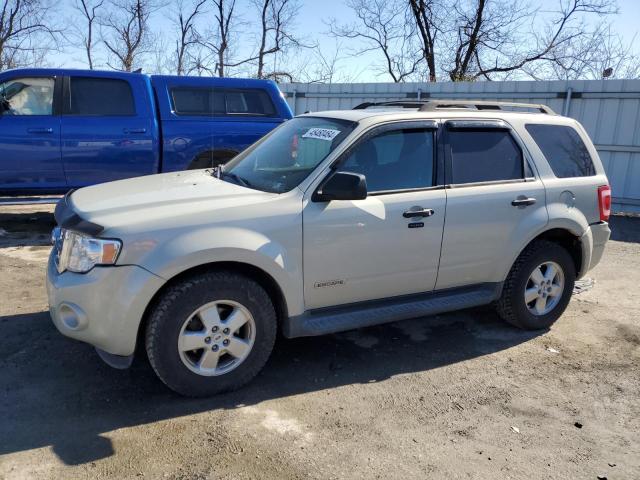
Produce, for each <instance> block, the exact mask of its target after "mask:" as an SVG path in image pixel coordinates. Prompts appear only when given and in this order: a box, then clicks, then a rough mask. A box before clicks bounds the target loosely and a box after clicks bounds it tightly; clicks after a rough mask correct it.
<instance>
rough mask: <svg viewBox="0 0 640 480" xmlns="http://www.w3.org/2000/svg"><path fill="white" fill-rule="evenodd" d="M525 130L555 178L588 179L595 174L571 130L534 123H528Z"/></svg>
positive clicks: (583, 147)
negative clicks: (540, 151)
mask: <svg viewBox="0 0 640 480" xmlns="http://www.w3.org/2000/svg"><path fill="white" fill-rule="evenodd" d="M525 128H526V129H527V132H529V135H531V137H532V138H533V140H534V141H535V142H536V144H537V145H538V147H540V150H542V154H543V155H544V156H545V158H546V159H547V162H549V165H550V166H551V170H553V174H554V175H555V176H556V177H558V178H567V177H590V176H592V175H595V174H596V169H595V167H594V166H593V161H592V160H591V155H589V151H588V150H587V147H586V146H585V144H584V142H583V141H582V139H581V138H580V135H578V132H576V131H575V130H574V129H573V128H571V127H569V126H566V125H545V124H536V123H529V124H527V125H525Z"/></svg>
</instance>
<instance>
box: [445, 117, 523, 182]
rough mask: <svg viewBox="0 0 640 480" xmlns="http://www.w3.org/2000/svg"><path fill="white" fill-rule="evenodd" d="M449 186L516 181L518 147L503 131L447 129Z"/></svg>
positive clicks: (520, 167) (520, 175) (519, 162)
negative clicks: (449, 159) (449, 169)
mask: <svg viewBox="0 0 640 480" xmlns="http://www.w3.org/2000/svg"><path fill="white" fill-rule="evenodd" d="M448 135H449V144H450V146H451V183H453V184H461V183H476V182H491V181H500V180H517V179H521V178H523V177H524V175H523V164H524V162H523V158H522V151H521V150H520V147H518V145H517V144H516V142H515V141H514V139H513V137H512V136H511V134H510V133H509V132H508V131H505V130H467V129H464V130H449V132H448Z"/></svg>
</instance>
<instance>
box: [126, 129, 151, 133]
mask: <svg viewBox="0 0 640 480" xmlns="http://www.w3.org/2000/svg"><path fill="white" fill-rule="evenodd" d="M122 131H123V132H124V133H147V129H146V128H123V129H122Z"/></svg>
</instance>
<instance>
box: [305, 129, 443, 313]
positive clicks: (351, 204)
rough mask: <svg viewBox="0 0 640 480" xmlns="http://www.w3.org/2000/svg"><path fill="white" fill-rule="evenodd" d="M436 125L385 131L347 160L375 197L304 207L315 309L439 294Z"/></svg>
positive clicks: (309, 290) (343, 165)
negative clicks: (408, 296) (413, 294)
mask: <svg viewBox="0 0 640 480" xmlns="http://www.w3.org/2000/svg"><path fill="white" fill-rule="evenodd" d="M435 127H436V124H435V123H434V122H402V123H396V124H389V125H385V126H381V127H378V128H377V129H375V130H374V131H372V132H370V133H369V134H367V135H366V136H365V137H363V138H362V139H361V141H360V142H359V143H358V144H357V145H356V146H355V147H353V148H351V149H349V151H347V152H346V153H345V155H344V156H343V158H342V159H341V160H340V161H339V164H338V166H337V169H338V170H341V171H348V172H354V173H361V174H364V175H365V177H366V179H367V188H368V192H369V195H368V198H367V199H365V200H357V201H339V200H334V201H331V202H313V201H312V200H311V194H312V193H313V192H307V193H308V199H307V200H306V201H305V206H304V209H303V228H304V252H303V255H304V292H305V306H306V308H307V309H314V308H321V307H327V306H333V305H341V304H348V303H353V302H360V301H366V300H371V299H378V298H386V297H394V296H398V295H406V294H412V293H421V292H429V291H431V290H433V288H434V286H435V283H436V278H437V273H438V263H439V260H440V244H441V241H442V231H443V226H444V218H445V204H446V195H445V190H444V189H443V188H440V187H438V186H436V182H435V180H434V179H435V178H436V175H435V174H436V172H435V164H436V162H435V152H436V149H435V138H436V129H435Z"/></svg>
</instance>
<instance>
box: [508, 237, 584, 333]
mask: <svg viewBox="0 0 640 480" xmlns="http://www.w3.org/2000/svg"><path fill="white" fill-rule="evenodd" d="M575 279H576V270H575V266H574V263H573V259H572V258H571V255H570V254H569V252H567V250H565V249H564V248H563V247H562V246H560V245H558V244H557V243H553V242H549V241H546V240H540V241H536V242H535V243H533V244H532V245H530V246H529V247H527V249H526V250H525V251H524V252H522V253H521V254H520V256H519V257H518V259H517V260H516V261H515V263H514V264H513V267H511V271H510V272H509V275H508V276H507V280H506V281H505V283H504V286H503V290H502V296H501V297H500V299H499V300H498V302H497V305H496V306H497V310H498V314H499V315H500V316H501V317H502V318H503V319H504V320H506V321H507V322H509V323H510V324H512V325H514V326H516V327H519V328H522V329H524V330H539V329H545V328H548V327H550V326H551V325H552V324H553V323H554V322H555V321H556V320H557V319H558V318H559V317H560V315H562V313H563V312H564V311H565V309H566V308H567V305H568V304H569V300H571V294H572V293H573V285H574V283H575Z"/></svg>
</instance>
